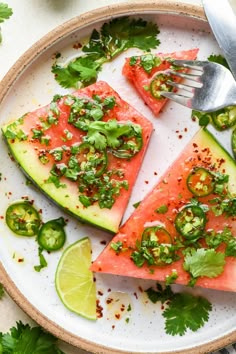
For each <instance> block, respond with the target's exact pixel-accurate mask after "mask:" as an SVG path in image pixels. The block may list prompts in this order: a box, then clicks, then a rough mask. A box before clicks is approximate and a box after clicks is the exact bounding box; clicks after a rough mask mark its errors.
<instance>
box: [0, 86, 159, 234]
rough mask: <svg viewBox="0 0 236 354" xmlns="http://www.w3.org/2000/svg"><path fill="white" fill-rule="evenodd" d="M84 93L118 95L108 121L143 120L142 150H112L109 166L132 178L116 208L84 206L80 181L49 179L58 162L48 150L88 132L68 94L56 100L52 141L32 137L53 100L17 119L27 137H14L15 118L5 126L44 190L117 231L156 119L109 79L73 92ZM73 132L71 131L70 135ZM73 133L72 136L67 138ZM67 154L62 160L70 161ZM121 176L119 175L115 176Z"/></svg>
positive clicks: (22, 161) (25, 167)
mask: <svg viewBox="0 0 236 354" xmlns="http://www.w3.org/2000/svg"><path fill="white" fill-rule="evenodd" d="M73 95H74V96H78V97H84V98H87V99H88V100H91V98H93V97H94V96H95V95H97V96H99V97H100V98H101V100H102V101H103V100H104V99H105V98H106V97H111V96H112V97H114V98H115V100H116V105H115V106H114V107H113V108H112V109H109V110H107V112H106V113H105V115H104V117H103V118H102V120H104V121H108V120H111V119H116V120H117V121H120V122H127V121H131V122H133V123H136V124H139V125H140V126H141V128H142V137H143V146H142V148H141V150H140V151H139V152H138V153H137V154H136V155H135V156H133V157H132V158H131V159H125V158H122V159H121V158H117V157H115V156H114V155H113V154H111V153H109V152H108V169H109V170H111V169H116V170H117V169H119V170H122V171H123V172H124V176H123V177H122V178H123V179H124V180H127V181H128V184H129V187H128V190H126V189H125V188H122V190H121V193H120V195H119V196H117V198H116V201H115V203H114V204H113V206H112V208H111V209H109V208H100V207H99V206H98V203H95V204H93V205H92V206H89V207H87V208H86V207H84V206H83V205H82V204H81V203H80V202H79V199H78V196H79V192H78V183H77V182H73V181H71V180H69V179H66V178H64V177H63V178H62V183H63V184H65V186H66V187H65V188H56V187H55V186H54V184H53V183H47V182H46V180H47V179H48V177H49V175H50V169H51V168H52V165H53V164H54V163H55V162H56V161H55V160H53V158H52V156H48V153H47V152H48V151H49V150H53V149H55V148H60V147H62V146H67V147H70V146H72V145H73V144H78V143H81V142H82V138H83V136H84V135H85V134H86V133H85V132H83V131H82V130H80V129H78V128H76V127H75V126H73V125H72V124H69V123H68V117H69V114H70V106H69V105H66V104H65V103H64V100H65V99H66V96H64V97H62V98H61V99H59V100H58V101H56V108H55V103H54V111H55V110H57V109H58V110H59V112H60V113H59V117H58V123H57V124H52V125H51V126H50V127H49V128H48V129H46V130H45V131H44V134H45V135H46V136H47V137H49V138H50V139H49V144H46V145H45V144H42V143H41V141H40V140H39V139H34V138H32V136H33V133H32V129H39V128H40V127H42V124H43V122H46V121H47V118H48V116H49V114H52V110H51V106H50V104H49V105H47V106H45V107H42V108H39V109H37V110H35V111H34V112H30V113H27V114H26V115H24V116H23V118H22V119H20V120H19V119H18V120H17V121H16V122H19V123H20V124H18V125H17V127H16V129H18V131H20V130H21V131H23V132H24V134H25V135H26V136H27V139H26V140H21V139H17V138H16V139H11V138H9V136H7V129H8V128H9V126H11V124H12V123H13V124H14V122H10V123H8V124H7V125H6V126H5V127H3V129H2V130H3V134H4V135H5V138H6V140H7V143H8V145H9V147H10V150H11V152H12V154H13V156H14V158H15V160H16V161H17V162H18V163H19V165H20V166H21V167H22V169H23V171H24V172H25V173H26V174H27V175H28V176H29V177H30V178H31V179H32V180H33V182H34V183H36V185H37V186H39V187H40V188H41V190H42V191H43V192H44V193H45V194H46V195H47V196H49V197H50V198H51V199H52V200H53V201H55V202H56V203H57V204H58V205H60V206H61V207H62V208H64V209H65V210H66V211H68V212H69V213H71V214H73V215H74V216H76V217H78V218H80V219H82V220H83V221H86V222H89V223H92V224H94V225H97V226H99V227H101V228H104V229H106V230H109V231H112V232H117V231H118V228H119V225H120V222H121V219H122V217H123V214H124V211H125V209H126V206H127V203H128V201H129V197H130V194H131V191H132V187H133V185H134V183H135V180H136V177H137V174H138V171H139V169H140V166H141V163H142V160H143V157H144V154H145V151H146V149H147V146H148V142H149V139H150V136H151V133H152V129H153V128H152V123H151V122H149V121H148V120H147V119H146V118H145V117H143V116H142V115H141V114H140V113H139V112H138V111H137V110H136V109H134V108H133V107H131V106H130V105H129V104H128V103H127V102H125V101H124V100H122V99H121V98H120V96H119V95H118V94H117V93H116V92H115V91H114V90H113V89H112V88H111V87H110V86H109V85H108V84H107V83H105V82H103V81H100V82H97V83H95V84H93V85H91V86H88V87H86V88H84V89H81V90H78V91H76V92H74V93H73V94H72V96H73ZM68 132H69V135H68ZM68 136H69V138H67V137H68ZM42 153H45V154H46V156H47V157H48V158H49V162H47V163H45V164H44V163H41V161H40V159H39V157H40V154H41V155H42ZM66 159H67V157H66V156H65V157H64V158H63V160H62V161H60V163H64V162H66ZM114 178H117V177H114Z"/></svg>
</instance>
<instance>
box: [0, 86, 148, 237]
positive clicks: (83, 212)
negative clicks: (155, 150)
mask: <svg viewBox="0 0 236 354" xmlns="http://www.w3.org/2000/svg"><path fill="white" fill-rule="evenodd" d="M108 122H109V124H108ZM2 132H3V135H4V137H5V139H6V141H7V143H8V146H9V148H10V150H11V153H12V154H13V156H14V158H15V160H16V161H17V163H18V164H19V165H20V167H21V168H22V169H23V171H24V172H25V173H26V175H27V176H28V177H29V178H30V179H31V180H32V181H33V182H34V183H35V184H36V185H37V186H38V187H39V188H40V189H41V190H42V191H43V192H44V193H45V194H46V195H47V196H48V197H50V198H51V199H52V200H53V201H54V202H56V203H57V204H58V205H59V206H61V207H62V208H64V210H65V211H67V212H69V213H71V214H73V215H74V216H76V217H78V218H80V219H81V220H83V221H86V222H88V223H91V224H94V225H96V226H99V227H101V228H104V229H106V230H109V231H112V232H117V231H118V227H119V224H120V222H121V219H122V216H123V213H124V211H125V208H126V205H127V203H128V200H129V197H130V194H131V191H132V187H133V184H134V182H135V179H136V176H137V174H138V171H139V168H140V165H141V163H142V159H143V157H144V154H145V151H146V149H147V145H148V141H149V139H150V136H151V133H152V124H151V123H150V122H149V121H148V120H147V119H146V118H144V117H143V116H142V115H141V114H140V113H139V112H137V111H136V110H135V109H134V108H133V107H131V106H130V105H129V104H128V103H126V102H125V101H123V100H122V99H121V98H120V97H119V95H118V94H117V93H116V92H115V91H114V90H113V89H112V88H111V87H110V86H109V85H108V84H107V83H105V82H102V81H100V82H97V83H96V84H93V85H91V86H89V87H86V88H84V89H81V90H78V91H76V92H74V93H73V94H69V95H65V96H63V97H58V96H55V97H54V99H53V101H52V102H51V103H50V104H49V105H47V106H45V107H42V108H39V109H37V110H36V111H34V112H31V113H27V114H25V115H24V116H23V117H21V118H19V119H17V120H15V121H13V122H10V123H8V124H7V125H5V126H4V127H3V128H2ZM106 134H107V135H106Z"/></svg>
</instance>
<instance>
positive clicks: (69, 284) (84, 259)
mask: <svg viewBox="0 0 236 354" xmlns="http://www.w3.org/2000/svg"><path fill="white" fill-rule="evenodd" d="M90 265H91V243H90V240H89V238H88V237H85V238H82V239H81V240H79V241H77V242H75V243H73V244H72V245H71V246H69V247H68V248H67V249H66V250H65V251H64V252H63V254H62V256H61V258H60V260H59V263H58V266H57V270H56V276H55V285H56V290H57V293H58V295H59V297H60V299H61V301H62V302H63V304H64V305H65V306H66V307H67V308H68V309H69V310H71V311H73V312H75V313H77V314H79V315H81V316H83V317H86V318H88V319H91V320H96V286H95V282H94V280H93V273H92V272H91V271H90V270H89V267H90Z"/></svg>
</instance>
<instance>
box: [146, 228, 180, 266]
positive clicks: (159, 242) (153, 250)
mask: <svg viewBox="0 0 236 354" xmlns="http://www.w3.org/2000/svg"><path fill="white" fill-rule="evenodd" d="M171 244H172V239H171V236H170V234H169V232H168V231H167V230H166V229H165V228H164V227H163V226H161V225H157V226H150V227H146V228H145V229H144V231H143V234H142V241H141V248H140V250H141V253H142V255H143V258H144V259H145V260H146V261H147V263H148V265H156V266H163V265H165V264H170V263H172V262H174V261H175V260H176V253H175V250H174V248H172V245H171Z"/></svg>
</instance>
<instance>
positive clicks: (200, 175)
mask: <svg viewBox="0 0 236 354" xmlns="http://www.w3.org/2000/svg"><path fill="white" fill-rule="evenodd" d="M187 186H188V189H189V190H190V192H191V193H193V195H195V196H196V197H205V196H207V195H209V194H211V193H213V191H214V187H215V178H214V175H213V174H212V173H211V172H210V171H209V170H207V169H205V168H203V167H197V168H194V169H193V171H192V172H191V173H190V174H189V175H188V178H187Z"/></svg>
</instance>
